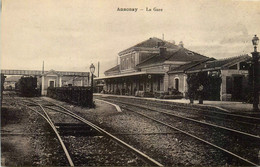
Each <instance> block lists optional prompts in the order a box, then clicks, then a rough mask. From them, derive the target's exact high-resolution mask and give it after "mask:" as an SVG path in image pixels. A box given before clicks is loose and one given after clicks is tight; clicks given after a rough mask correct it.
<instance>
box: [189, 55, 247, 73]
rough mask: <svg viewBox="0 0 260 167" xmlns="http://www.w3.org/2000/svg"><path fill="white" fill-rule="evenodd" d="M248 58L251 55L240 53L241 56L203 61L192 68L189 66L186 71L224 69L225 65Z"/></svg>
mask: <svg viewBox="0 0 260 167" xmlns="http://www.w3.org/2000/svg"><path fill="white" fill-rule="evenodd" d="M250 59H251V57H250V56H248V55H241V56H236V57H230V58H225V59H219V60H212V61H205V62H203V63H200V64H198V65H196V66H194V67H192V68H189V69H188V70H187V72H188V73H190V72H197V71H208V70H216V69H224V68H225V67H229V66H232V65H234V64H236V63H238V62H242V61H248V60H250Z"/></svg>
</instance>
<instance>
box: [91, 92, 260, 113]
mask: <svg viewBox="0 0 260 167" xmlns="http://www.w3.org/2000/svg"><path fill="white" fill-rule="evenodd" d="M94 95H96V96H98V95H99V96H106V97H108V96H115V97H118V96H120V97H122V98H142V99H146V100H154V101H167V102H174V103H184V104H189V103H190V100H189V99H156V98H146V97H135V96H124V95H112V94H100V93H94ZM198 103H199V101H198V100H194V104H192V105H198V106H209V107H215V108H218V109H220V110H223V111H225V112H250V113H251V114H252V113H253V112H252V111H253V104H249V103H244V102H234V101H209V100H204V101H203V104H198ZM259 108H260V106H259ZM255 113H256V112H255ZM256 114H258V113H256ZM259 114H260V111H259Z"/></svg>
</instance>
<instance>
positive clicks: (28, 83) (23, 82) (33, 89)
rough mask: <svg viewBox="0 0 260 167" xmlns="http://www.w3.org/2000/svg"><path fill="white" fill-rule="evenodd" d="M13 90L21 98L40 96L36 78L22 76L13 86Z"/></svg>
mask: <svg viewBox="0 0 260 167" xmlns="http://www.w3.org/2000/svg"><path fill="white" fill-rule="evenodd" d="M15 90H16V92H17V94H18V95H19V96H22V97H36V96H40V89H39V88H38V87H37V78H36V77H32V76H23V77H21V78H20V79H19V81H18V82H17V83H16V84H15Z"/></svg>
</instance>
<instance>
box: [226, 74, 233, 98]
mask: <svg viewBox="0 0 260 167" xmlns="http://www.w3.org/2000/svg"><path fill="white" fill-rule="evenodd" d="M226 89H227V90H226V92H227V94H231V93H232V77H230V76H227V77H226Z"/></svg>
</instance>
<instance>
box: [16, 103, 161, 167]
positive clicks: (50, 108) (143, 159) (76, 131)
mask: <svg viewBox="0 0 260 167" xmlns="http://www.w3.org/2000/svg"><path fill="white" fill-rule="evenodd" d="M20 105H23V106H25V107H27V108H28V109H30V110H32V111H35V112H37V113H39V114H40V115H41V116H43V117H44V118H45V120H46V121H47V122H48V123H50V125H51V126H52V127H53V129H55V131H56V132H57V133H56V132H55V133H56V134H59V135H61V137H60V139H61V140H60V141H61V143H62V142H63V143H65V144H63V145H64V146H65V145H67V146H69V148H63V150H64V152H65V154H66V155H68V156H67V159H68V162H69V164H70V166H74V164H75V165H76V166H78V165H126V164H127V163H125V164H122V163H115V164H113V162H106V163H103V164H95V163H94V162H92V161H94V160H93V157H92V159H91V158H87V160H89V161H91V163H92V164H91V163H85V162H84V161H86V159H84V158H82V157H81V158H78V155H79V153H78V152H77V151H75V150H72V148H71V147H72V145H71V144H70V143H71V142H76V139H77V138H79V139H80V140H81V141H84V142H89V141H91V142H92V144H93V145H96V143H100V145H104V143H105V142H107V143H108V144H107V145H108V146H102V147H104V149H105V150H107V148H108V147H109V145H110V147H112V146H114V147H118V149H117V150H114V151H112V152H113V154H112V155H111V152H109V153H107V154H106V153H101V154H102V155H98V157H99V158H100V157H101V158H102V156H106V157H109V158H107V159H111V160H112V161H113V160H115V161H116V160H117V161H120V159H116V158H114V157H116V156H118V157H119V158H120V157H124V154H125V155H127V156H126V157H124V159H125V161H126V162H129V161H131V160H132V159H133V158H134V159H135V160H136V159H138V160H136V163H137V164H135V165H151V166H163V165H162V164H161V163H159V162H157V161H156V160H154V159H152V158H150V157H149V156H147V155H146V154H144V153H142V152H141V151H139V150H137V149H136V148H134V147H132V146H130V145H129V144H127V143H125V142H124V141H122V140H120V139H118V138H117V137H115V136H114V135H112V134H111V133H108V132H107V131H105V130H104V129H102V128H100V127H99V126H97V125H95V124H93V123H91V122H89V121H87V120H86V119H84V118H82V117H81V116H79V115H77V114H75V113H73V112H72V111H70V110H69V109H67V108H65V107H63V106H61V105H58V104H54V103H52V102H48V101H43V100H39V99H38V100H30V99H29V100H28V99H26V100H23V102H22V103H20ZM55 114H56V115H57V114H58V115H59V116H56V118H55V116H54V115H55ZM61 115H66V116H67V117H70V118H73V119H74V121H72V122H70V123H69V124H66V123H64V122H62V119H61V120H59V121H57V120H56V119H60V118H61ZM54 118H55V119H54ZM79 122H80V123H79ZM57 127H58V128H57ZM82 129H86V131H84V132H82ZM58 132H59V133H58ZM72 135H73V136H75V137H76V139H75V138H74V137H73V138H71V136H72ZM77 135H79V137H78V136H77ZM86 136H88V139H84V138H86ZM89 136H92V138H91V137H89ZM103 137H104V138H103ZM58 138H59V137H58ZM62 138H63V139H62ZM93 138H95V139H93ZM111 141H113V142H112V143H111ZM115 145H116V146H115ZM73 147H76V146H75V145H74V146H73ZM83 147H85V146H83ZM92 147H94V146H92ZM121 147H123V148H124V149H123V150H122V148H121ZM120 148H121V149H120ZM65 150H67V151H65ZM68 150H69V151H68ZM118 150H119V151H118ZM103 151H104V150H103ZM66 152H67V153H66ZM69 152H70V153H71V152H72V153H71V154H72V156H69V155H70V154H69ZM104 152H106V151H104ZM98 154H100V151H99V153H98ZM92 155H93V154H92ZM130 155H131V156H130ZM111 156H112V157H111ZM113 156H114V157H113ZM94 157H97V155H94ZM73 159H74V160H75V161H72V160H73ZM107 159H106V160H107Z"/></svg>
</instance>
